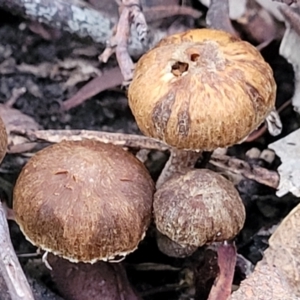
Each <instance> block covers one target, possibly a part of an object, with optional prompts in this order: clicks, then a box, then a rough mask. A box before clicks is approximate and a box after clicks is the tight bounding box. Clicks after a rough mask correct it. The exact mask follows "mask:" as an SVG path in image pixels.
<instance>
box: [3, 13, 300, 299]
mask: <svg viewBox="0 0 300 300" xmlns="http://www.w3.org/2000/svg"><path fill="white" fill-rule="evenodd" d="M0 20H1V21H0V37H1V40H0V65H1V67H0V102H1V103H5V102H6V101H7V100H8V99H9V98H10V97H11V93H12V89H13V88H17V87H26V88H27V92H26V93H25V94H24V95H22V96H21V97H20V98H19V99H18V100H17V101H16V102H15V104H14V106H13V107H14V108H16V109H19V110H21V111H22V112H23V113H25V114H27V115H29V116H32V117H33V118H34V119H35V120H36V121H37V122H38V123H39V124H40V125H41V126H42V127H43V128H45V129H92V130H103V131H111V132H124V133H138V132H139V131H138V129H137V126H136V124H135V122H134V118H133V116H132V114H131V112H130V109H129V107H128V105H127V99H126V95H125V93H124V91H122V90H121V89H116V90H114V91H112V90H110V91H106V92H103V93H101V94H98V95H97V96H95V97H93V98H92V99H90V100H88V101H87V102H85V103H84V104H83V105H81V106H79V107H77V108H75V109H72V110H71V111H69V112H67V113H61V112H59V106H60V103H61V102H62V101H64V100H65V99H67V98H68V97H70V96H71V95H72V94H74V92H75V91H77V90H78V89H79V88H80V87H81V86H82V85H80V84H78V85H76V87H73V88H69V89H68V90H65V91H63V89H62V88H61V83H62V82H63V81H64V79H65V78H64V75H63V74H61V77H60V78H54V79H51V78H49V77H46V78H42V77H39V76H36V75H33V74H31V73H25V72H21V71H18V70H17V69H16V68H13V70H11V71H9V72H8V71H7V72H4V71H3V70H4V68H3V67H2V66H3V63H7V64H9V60H10V59H14V60H15V62H16V65H19V64H22V63H26V64H30V65H38V64H40V63H44V62H52V63H55V62H57V60H64V59H66V58H70V57H71V58H80V57H81V58H82V56H79V55H77V54H74V50H75V49H77V48H87V47H89V46H91V45H92V43H91V42H90V41H89V40H79V39H77V38H76V37H73V36H71V35H70V34H67V33H60V34H59V35H60V37H59V38H57V39H53V40H51V41H45V40H44V39H43V38H42V37H40V36H39V35H37V34H35V33H33V32H32V31H30V30H29V29H28V26H24V24H27V23H26V22H25V21H24V20H22V19H19V18H17V17H15V16H12V15H10V14H9V13H7V12H3V11H0ZM24 22H25V23H24ZM24 27H25V28H24ZM92 46H93V47H95V48H96V49H98V53H100V51H101V48H100V47H98V46H94V45H92ZM278 49H279V43H278V42H273V43H272V44H270V45H269V46H268V47H267V48H266V49H264V50H263V52H262V54H263V55H264V56H265V58H266V60H267V61H268V62H269V63H270V64H271V66H272V68H273V69H274V73H275V78H276V81H277V84H278V92H277V104H278V106H280V105H281V104H282V103H283V102H285V101H287V100H288V99H290V98H291V96H292V94H293V88H294V87H293V72H292V67H291V65H289V64H288V63H287V62H286V61H285V60H284V59H283V58H282V57H280V56H279V54H278ZM98 53H96V54H95V55H92V56H89V57H84V58H85V59H87V60H90V61H93V62H94V64H95V63H96V62H97V54H98ZM115 64H116V62H115V61H114V59H111V61H110V62H109V64H108V65H107V66H105V67H106V68H109V67H110V66H112V65H115ZM33 91H35V92H33ZM281 117H282V121H283V124H284V130H283V133H282V135H281V136H283V135H286V134H287V133H288V132H291V131H293V130H294V129H295V128H297V127H299V125H300V122H299V118H297V116H296V114H295V112H293V110H292V108H291V107H289V108H288V109H286V110H285V111H284V112H283V113H282V114H281ZM278 138H280V137H276V139H278ZM274 140H275V138H274V137H271V136H270V135H269V134H267V133H266V134H265V135H264V136H263V137H262V138H260V139H259V140H257V141H255V142H253V143H244V144H242V145H239V146H235V147H232V148H231V149H230V150H229V153H230V154H232V155H235V156H237V157H240V158H242V159H245V160H247V159H248V158H247V157H246V155H245V153H246V151H247V150H249V149H251V148H252V147H257V148H259V149H260V150H263V149H265V148H266V147H267V145H268V144H269V143H270V142H271V141H274ZM157 157H158V160H157ZM166 158H167V155H166V154H159V153H151V154H150V155H149V160H148V161H147V167H148V168H149V170H150V172H151V173H152V175H153V177H154V178H155V177H157V172H158V171H159V170H160V169H161V167H162V164H163V163H164V161H165V160H166ZM154 159H155V160H154ZM26 160H27V156H24V155H7V157H6V158H5V160H4V162H3V164H2V166H1V168H0V177H1V178H2V179H3V180H4V181H5V182H7V183H8V184H11V185H13V184H14V181H15V180H16V177H17V176H18V173H19V172H20V170H21V167H22V166H23V164H24V163H25V162H26ZM254 161H255V163H257V164H259V165H262V166H264V167H266V168H270V169H276V168H277V166H278V165H279V163H280V162H279V160H278V159H276V160H275V161H274V162H273V163H272V164H268V163H266V162H264V161H262V160H261V159H254ZM237 188H238V190H239V191H240V194H241V196H242V198H243V200H244V203H245V206H246V210H247V220H246V224H245V227H244V229H243V230H242V232H241V233H240V235H239V236H238V237H237V248H238V252H239V253H240V254H242V255H243V256H244V257H245V258H246V259H247V260H249V261H250V262H251V263H252V264H254V265H255V264H256V263H257V262H258V261H259V260H260V259H261V258H262V252H263V251H264V250H265V249H266V248H267V246H268V242H267V240H268V237H269V234H268V232H267V231H268V229H270V228H271V227H272V226H273V225H275V224H277V223H278V222H279V221H280V220H281V219H282V218H283V217H284V216H285V215H287V214H288V212H289V211H290V210H291V209H292V208H293V207H294V206H295V205H296V204H297V203H298V202H299V199H296V198H295V197H293V196H292V195H287V196H285V197H283V198H278V197H276V196H275V191H274V190H273V189H271V188H267V187H265V186H263V185H260V184H258V183H256V182H254V181H251V180H248V179H243V180H242V181H240V182H239V184H238V185H237ZM0 190H1V188H0ZM1 195H2V198H3V200H8V199H9V197H10V195H7V192H5V191H4V190H2V191H1ZM10 226H11V235H12V240H13V244H14V246H15V250H16V252H17V253H18V254H24V253H33V254H34V253H35V251H36V249H35V248H34V247H33V246H31V245H30V244H29V243H28V242H26V241H25V239H24V237H23V236H22V234H21V233H20V231H19V229H18V227H17V226H16V225H15V224H14V223H10ZM262 229H264V230H265V231H262ZM212 253H214V252H210V250H209V251H208V250H207V251H205V250H204V249H200V250H199V251H197V252H196V253H195V254H194V255H193V256H192V257H190V258H186V259H174V258H170V257H167V256H165V255H163V254H162V253H160V252H159V251H158V249H157V246H156V243H155V238H154V234H153V230H151V229H150V230H149V232H148V235H147V237H146V239H145V240H144V241H143V242H142V243H141V245H140V247H139V249H138V250H137V251H136V252H135V253H133V254H131V255H129V256H128V258H126V260H125V265H126V268H127V272H128V276H129V279H130V281H131V282H132V284H133V286H134V287H135V289H136V290H138V291H139V292H141V294H142V295H144V297H143V299H145V300H151V299H153V300H154V299H155V300H160V299H168V300H172V299H174V300H175V299H179V296H180V295H181V299H184V295H185V294H186V295H187V296H186V299H189V298H190V296H189V293H190V292H193V289H192V288H193V285H194V284H193V279H191V278H192V277H191V271H192V270H196V272H195V274H196V275H197V276H196V279H195V280H196V282H197V283H198V286H199V289H201V293H200V292H199V291H198V292H197V295H202V296H198V298H197V299H206V298H205V294H207V291H208V290H209V286H210V285H211V284H212V282H213V279H209V280H207V281H206V280H204V279H203V271H202V273H201V272H200V270H205V268H206V269H207V264H208V263H207V262H208V261H210V264H209V265H210V266H211V265H216V258H215V255H214V254H212ZM20 259H21V262H22V265H23V266H24V269H25V270H26V271H27V272H28V273H31V274H33V273H34V274H35V276H38V277H39V279H40V280H42V281H43V282H44V283H45V284H46V285H47V286H48V287H49V289H53V290H55V287H54V285H53V283H52V282H51V279H50V276H49V272H48V271H47V270H46V269H45V268H41V270H42V271H40V273H39V272H33V271H32V268H33V267H32V265H35V264H33V263H32V261H35V260H36V259H35V258H34V259H33V258H20ZM141 263H153V264H162V265H164V266H166V265H168V266H173V267H174V268H175V267H176V268H177V269H174V270H160V271H157V270H154V269H153V270H150V269H149V268H148V270H147V269H146V270H143V271H141V270H139V269H138V268H136V266H138V265H140V264H141ZM34 268H35V267H34ZM201 274H202V275H201ZM214 275H215V274H213V276H214ZM244 276H245V274H244V271H243V270H241V269H239V270H237V273H236V278H235V284H237V285H238V284H239V282H240V280H242V279H243V278H244ZM208 277H209V276H208ZM203 282H204V283H203ZM200 283H201V284H200ZM0 299H1V295H0Z"/></svg>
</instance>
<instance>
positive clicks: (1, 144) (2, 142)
mask: <svg viewBox="0 0 300 300" xmlns="http://www.w3.org/2000/svg"><path fill="white" fill-rule="evenodd" d="M6 149H7V133H6V128H5V125H4V123H3V121H2V119H1V118H0V163H1V162H2V160H3V158H4V156H5V154H6Z"/></svg>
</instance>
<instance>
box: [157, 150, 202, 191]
mask: <svg viewBox="0 0 300 300" xmlns="http://www.w3.org/2000/svg"><path fill="white" fill-rule="evenodd" d="M170 152H171V153H170V157H169V160H168V161H167V163H166V164H165V166H164V168H163V170H162V172H161V174H160V176H159V178H158V179H157V182H156V188H159V187H160V186H161V185H162V184H163V183H164V182H166V181H167V180H168V179H169V178H171V177H172V175H174V174H175V173H183V172H184V171H185V170H186V168H193V167H194V166H195V164H196V162H197V160H198V159H199V157H200V156H201V154H202V151H190V150H178V149H176V148H172V149H171V150H170Z"/></svg>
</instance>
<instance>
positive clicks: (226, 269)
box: [208, 242, 236, 300]
mask: <svg viewBox="0 0 300 300" xmlns="http://www.w3.org/2000/svg"><path fill="white" fill-rule="evenodd" d="M217 249H218V250H217V252H218V266H219V269H220V272H219V275H218V277H217V278H216V280H215V282H214V284H213V286H212V288H211V291H210V294H209V297H208V300H227V299H229V296H230V294H231V286H232V281H233V276H234V270H235V264H236V247H235V244H234V242H224V243H221V244H220V245H218V246H217Z"/></svg>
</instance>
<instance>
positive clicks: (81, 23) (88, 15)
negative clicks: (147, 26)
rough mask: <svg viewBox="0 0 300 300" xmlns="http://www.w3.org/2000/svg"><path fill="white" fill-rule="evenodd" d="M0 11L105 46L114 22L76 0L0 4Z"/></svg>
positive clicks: (7, 0)
mask: <svg viewBox="0 0 300 300" xmlns="http://www.w3.org/2000/svg"><path fill="white" fill-rule="evenodd" d="M0 7H1V8H4V9H7V10H8V11H10V12H11V13H15V14H18V15H21V16H23V17H25V18H29V19H31V20H34V21H39V22H40V23H44V24H47V25H49V26H52V27H54V28H57V29H61V30H65V31H69V32H71V33H75V34H77V35H79V36H81V37H87V36H89V37H91V38H92V39H93V40H94V41H95V42H98V43H103V44H104V43H105V42H106V41H107V40H108V39H109V38H110V35H111V30H112V28H113V26H114V23H115V22H116V20H115V19H114V18H112V17H111V16H109V15H107V14H106V13H104V12H100V11H97V10H95V9H93V8H91V7H90V6H89V5H87V4H86V3H84V2H83V1H80V0H68V1H65V0H43V1H37V0H0Z"/></svg>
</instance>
